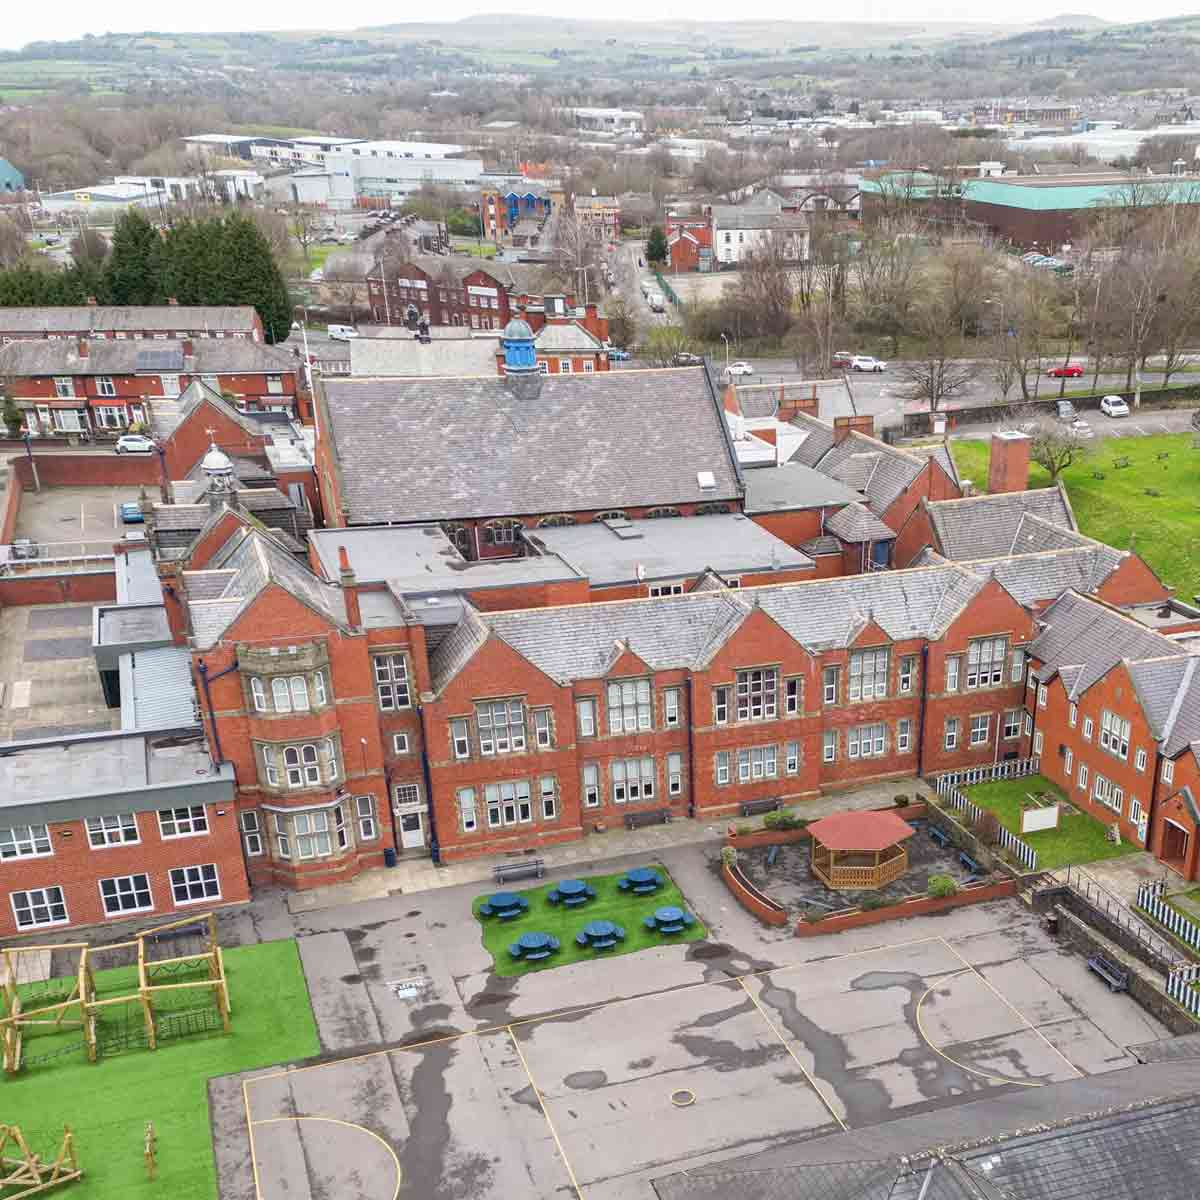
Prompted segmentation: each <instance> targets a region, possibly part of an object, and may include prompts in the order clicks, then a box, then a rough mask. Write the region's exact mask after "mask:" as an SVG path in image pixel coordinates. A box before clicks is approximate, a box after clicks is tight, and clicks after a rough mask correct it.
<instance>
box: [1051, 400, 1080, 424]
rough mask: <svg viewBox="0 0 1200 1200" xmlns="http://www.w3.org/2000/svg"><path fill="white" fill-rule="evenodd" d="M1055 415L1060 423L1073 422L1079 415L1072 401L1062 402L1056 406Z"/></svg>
mask: <svg viewBox="0 0 1200 1200" xmlns="http://www.w3.org/2000/svg"><path fill="white" fill-rule="evenodd" d="M1054 415H1055V416H1056V417H1058V419H1059V420H1060V421H1073V420H1075V418H1076V417H1077V416H1078V415H1079V414H1078V413H1077V412H1076V411H1075V405H1073V404H1072V403H1071V402H1070V400H1060V401H1059V402H1058V403H1057V404H1056V405H1055V410H1054Z"/></svg>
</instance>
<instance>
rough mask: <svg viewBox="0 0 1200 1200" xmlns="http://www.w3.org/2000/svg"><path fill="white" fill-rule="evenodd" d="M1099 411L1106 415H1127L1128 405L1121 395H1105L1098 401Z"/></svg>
mask: <svg viewBox="0 0 1200 1200" xmlns="http://www.w3.org/2000/svg"><path fill="white" fill-rule="evenodd" d="M1100 411H1101V412H1102V413H1103V414H1104V415H1105V416H1106V417H1127V416H1129V405H1128V404H1126V403H1125V400H1124V398H1123V397H1121V396H1105V397H1104V399H1103V400H1101V401H1100Z"/></svg>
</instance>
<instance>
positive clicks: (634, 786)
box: [609, 755, 654, 804]
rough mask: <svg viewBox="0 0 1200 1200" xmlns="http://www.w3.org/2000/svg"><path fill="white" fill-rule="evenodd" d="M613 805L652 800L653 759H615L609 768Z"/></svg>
mask: <svg viewBox="0 0 1200 1200" xmlns="http://www.w3.org/2000/svg"><path fill="white" fill-rule="evenodd" d="M609 773H610V775H611V777H612V798H613V803H614V804H624V803H626V802H627V801H628V802H630V803H633V802H635V801H638V800H652V799H653V798H654V759H653V758H650V757H649V756H648V755H647V756H646V757H645V758H626V759H620V758H618V759H616V760H615V761H614V762H613V763H612V764H611V765H610V767H609Z"/></svg>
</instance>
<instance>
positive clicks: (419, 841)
mask: <svg viewBox="0 0 1200 1200" xmlns="http://www.w3.org/2000/svg"><path fill="white" fill-rule="evenodd" d="M397 815H398V817H399V820H400V848H401V849H402V850H420V848H421V847H422V846H424V845H425V829H424V826H423V825H422V823H421V814H420V813H419V812H402V813H399V814H397Z"/></svg>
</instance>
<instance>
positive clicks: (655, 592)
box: [646, 582, 683, 599]
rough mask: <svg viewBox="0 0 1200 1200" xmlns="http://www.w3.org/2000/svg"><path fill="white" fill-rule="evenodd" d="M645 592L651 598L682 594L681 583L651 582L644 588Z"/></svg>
mask: <svg viewBox="0 0 1200 1200" xmlns="http://www.w3.org/2000/svg"><path fill="white" fill-rule="evenodd" d="M646 594H647V595H648V596H649V597H650V598H651V599H653V598H654V597H655V596H682V595H683V583H682V582H677V583H651V584H649V585H648V586H647V588H646Z"/></svg>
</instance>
